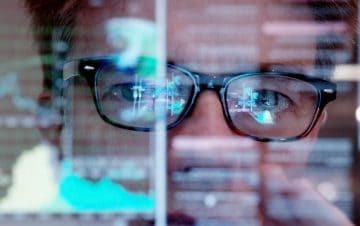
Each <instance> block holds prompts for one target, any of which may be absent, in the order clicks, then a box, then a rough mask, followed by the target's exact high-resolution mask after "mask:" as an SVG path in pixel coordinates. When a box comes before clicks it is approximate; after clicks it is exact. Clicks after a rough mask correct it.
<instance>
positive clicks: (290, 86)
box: [226, 75, 318, 139]
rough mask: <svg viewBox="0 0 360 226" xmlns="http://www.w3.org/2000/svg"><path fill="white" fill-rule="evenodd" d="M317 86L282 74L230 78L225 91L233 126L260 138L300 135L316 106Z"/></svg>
mask: <svg viewBox="0 0 360 226" xmlns="http://www.w3.org/2000/svg"><path fill="white" fill-rule="evenodd" d="M317 101H318V100H317V91H316V89H315V87H313V86H312V85H311V84H309V83H306V82H304V81H301V80H298V79H296V78H291V77H287V76H282V75H255V76H248V77H239V78H235V79H233V80H231V81H230V83H229V85H228V88H227V92H226V104H227V106H228V113H229V115H230V119H231V121H232V124H233V126H234V127H236V128H237V129H238V130H240V131H241V132H244V133H246V134H249V135H252V136H256V137H259V138H270V139H281V138H289V137H295V136H298V135H301V134H302V133H304V132H305V131H306V129H307V128H308V127H309V126H310V124H311V123H312V120H313V118H314V116H315V112H316V108H317Z"/></svg>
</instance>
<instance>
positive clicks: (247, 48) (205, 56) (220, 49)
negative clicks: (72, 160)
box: [70, 0, 316, 145]
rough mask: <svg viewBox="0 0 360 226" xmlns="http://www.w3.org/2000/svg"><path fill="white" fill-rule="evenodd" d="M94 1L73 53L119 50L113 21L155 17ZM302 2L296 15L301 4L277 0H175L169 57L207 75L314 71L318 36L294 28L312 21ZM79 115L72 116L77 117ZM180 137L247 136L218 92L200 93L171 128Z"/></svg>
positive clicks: (144, 7) (149, 6)
mask: <svg viewBox="0 0 360 226" xmlns="http://www.w3.org/2000/svg"><path fill="white" fill-rule="evenodd" d="M91 2H92V1H89V4H88V5H87V6H85V7H83V9H81V10H80V13H79V16H78V17H77V22H76V24H77V27H76V28H75V34H76V35H75V41H74V44H73V47H74V48H73V51H72V52H71V56H70V58H79V57H80V58H81V57H89V56H90V57H91V56H103V55H109V54H114V53H119V52H121V51H122V49H121V48H122V47H121V45H122V44H121V41H119V43H120V44H119V43H116V41H115V44H114V41H113V40H111V41H109V40H110V39H109V37H111V36H112V34H110V33H111V31H109V28H108V27H109V21H113V20H114V19H115V20H116V19H119V18H122V19H124V18H140V19H141V20H148V21H154V14H155V11H154V9H155V8H154V3H152V2H147V3H144V2H138V1H130V2H121V3H119V2H116V1H106V2H105V1H104V2H101V3H100V4H98V5H97V4H95V3H94V2H96V1H94V2H93V3H94V4H93V5H92V4H91ZM302 7H303V8H301V13H296V12H298V11H299V10H298V9H299V5H296V4H291V3H283V2H282V1H277V0H274V1H270V2H269V1H266V2H264V1H243V2H241V3H238V2H237V1H231V0H228V1H202V0H197V1H191V2H176V1H169V2H168V10H167V59H168V60H169V61H171V62H174V63H176V64H179V65H181V66H184V67H185V68H187V69H190V70H194V71H197V72H202V73H206V74H208V75H209V76H213V75H218V74H226V73H229V74H231V73H243V72H247V71H260V70H268V71H271V70H280V71H290V72H297V73H304V74H306V73H307V72H309V71H311V70H313V69H314V62H315V59H314V58H315V41H316V40H315V37H314V36H311V35H308V34H306V33H305V34H302V33H301V32H302V31H301V30H300V31H299V32H295V33H294V29H291V26H292V25H293V23H294V22H296V21H300V23H303V24H307V23H308V22H311V21H312V20H313V18H312V17H311V15H310V9H309V8H306V6H302ZM284 21H285V22H284ZM286 21H288V22H289V23H286ZM289 27H290V29H289ZM82 28H86V33H84V32H81V29H82ZM287 29H288V30H287ZM284 34H285V35H284ZM140 35H141V34H140ZM134 36H135V35H134ZM292 40H293V41H292ZM125 42H126V41H125ZM127 44H128V43H127ZM119 45H120V47H119ZM123 45H126V44H123ZM142 48H147V47H142ZM284 49H286V52H284V51H283V50H284ZM281 51H283V52H281ZM300 51H302V52H305V53H306V56H305V57H296V56H297V53H298V52H300ZM84 92H85V93H86V92H87V91H86V90H84ZM88 93H89V92H88ZM88 99H90V93H89V94H88ZM89 102H90V100H89ZM79 105H80V104H79ZM84 105H85V106H83V107H82V108H81V110H82V114H83V115H84V114H86V111H84V110H86V105H91V103H85V102H84ZM92 105H93V104H92ZM79 108H80V107H79ZM88 108H90V107H88ZM88 110H90V109H88ZM93 110H94V109H92V111H93ZM75 111H76V106H75ZM88 115H89V117H97V118H96V119H95V118H94V119H93V120H92V121H93V123H94V124H96V125H91V126H94V127H98V126H100V127H101V125H103V126H106V127H107V125H105V123H103V122H102V121H101V120H100V119H98V116H97V115H96V114H93V112H92V113H91V114H88ZM92 115H94V116H92ZM77 121H78V120H74V122H75V123H76V122H77ZM97 124H99V125H97ZM79 128H81V126H80V127H79ZM75 129H76V127H75ZM109 129H110V128H109ZM315 132H316V128H315ZM125 133H127V132H125ZM130 133H131V132H130ZM177 135H197V136H199V135H200V136H207V135H215V136H217V135H219V136H236V137H243V136H241V134H239V133H235V132H234V131H232V130H231V129H230V128H229V126H228V125H227V123H226V121H225V118H224V114H223V110H222V107H221V103H220V100H219V98H218V96H217V94H216V92H213V91H204V92H202V93H201V94H200V95H199V98H198V99H197V101H196V103H195V105H194V107H193V109H192V110H191V111H190V113H189V114H188V116H187V117H186V118H185V120H184V121H183V122H182V123H181V124H180V125H179V126H177V127H175V128H174V129H171V130H170V131H169V139H170V141H169V142H168V143H169V145H171V139H173V137H175V136H177ZM137 136H138V137H141V136H142V135H141V134H139V135H137ZM144 136H146V135H144ZM95 137H96V136H95Z"/></svg>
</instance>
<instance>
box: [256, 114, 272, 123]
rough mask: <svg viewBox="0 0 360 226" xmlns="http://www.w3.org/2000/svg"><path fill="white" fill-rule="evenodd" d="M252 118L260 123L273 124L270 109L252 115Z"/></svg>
mask: <svg viewBox="0 0 360 226" xmlns="http://www.w3.org/2000/svg"><path fill="white" fill-rule="evenodd" d="M253 117H254V119H255V120H256V121H257V122H258V123H260V124H274V120H273V117H272V116H271V113H270V111H263V112H260V113H257V114H256V115H254V116H253Z"/></svg>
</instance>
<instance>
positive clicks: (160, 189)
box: [155, 0, 167, 226]
mask: <svg viewBox="0 0 360 226" xmlns="http://www.w3.org/2000/svg"><path fill="white" fill-rule="evenodd" d="M166 8H167V7H166V0H156V1H155V14H156V15H155V16H156V17H155V18H156V59H157V61H156V62H157V65H156V76H157V81H158V82H157V85H158V87H164V84H165V73H166ZM161 95H162V94H160V96H159V97H158V99H157V100H159V101H158V103H157V104H156V105H155V111H156V124H155V225H156V226H166V215H167V206H166V197H167V191H166V184H167V183H166V182H167V177H166V170H167V169H166V165H167V164H166V159H167V157H166V156H167V155H166V114H165V106H164V104H161V99H162V96H161Z"/></svg>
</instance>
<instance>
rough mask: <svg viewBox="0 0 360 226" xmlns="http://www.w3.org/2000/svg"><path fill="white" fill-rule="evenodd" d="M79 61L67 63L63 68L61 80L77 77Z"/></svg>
mask: <svg viewBox="0 0 360 226" xmlns="http://www.w3.org/2000/svg"><path fill="white" fill-rule="evenodd" d="M79 75H80V73H79V61H69V62H67V63H65V64H64V67H63V80H68V79H70V78H73V77H75V76H79Z"/></svg>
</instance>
